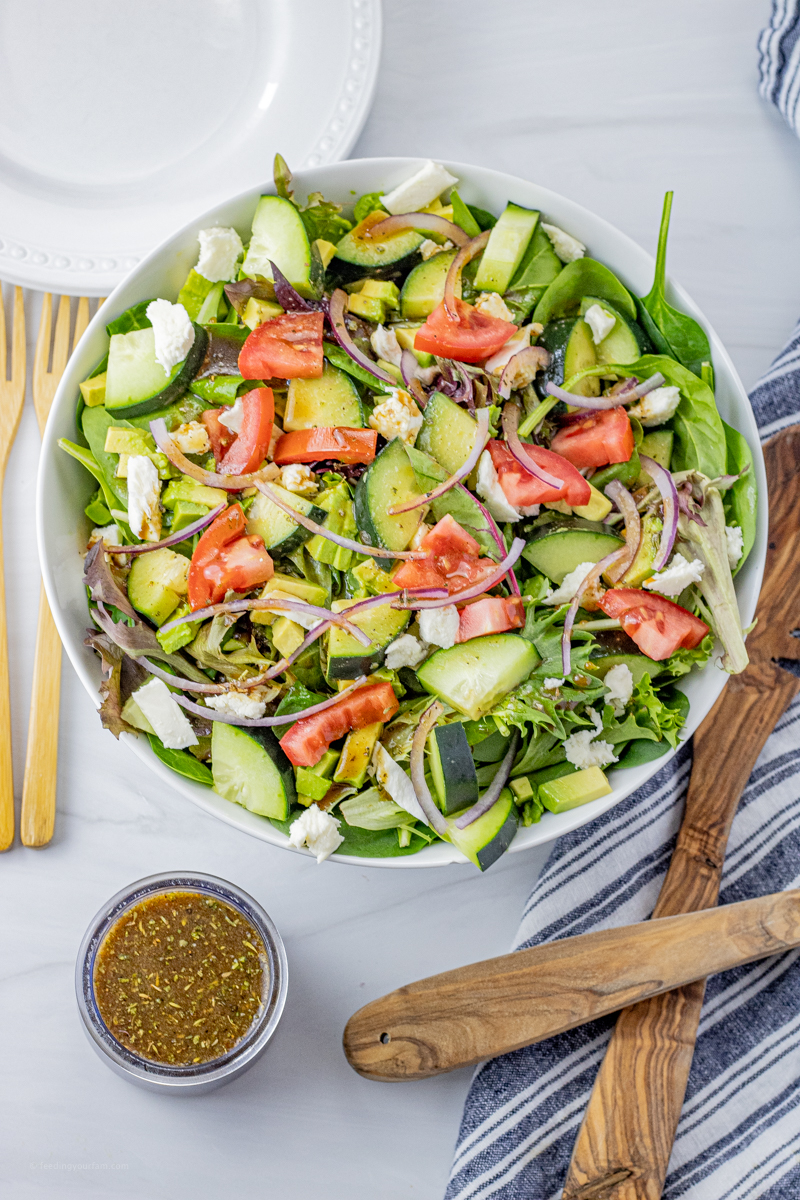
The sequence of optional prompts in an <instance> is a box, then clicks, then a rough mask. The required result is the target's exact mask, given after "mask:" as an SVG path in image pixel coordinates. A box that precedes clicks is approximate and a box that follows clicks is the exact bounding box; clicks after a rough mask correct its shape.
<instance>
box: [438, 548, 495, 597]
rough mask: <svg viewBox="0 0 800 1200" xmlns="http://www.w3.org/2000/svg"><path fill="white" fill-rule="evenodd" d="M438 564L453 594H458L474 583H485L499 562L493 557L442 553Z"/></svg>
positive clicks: (448, 588) (449, 590)
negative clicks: (471, 556) (467, 556)
mask: <svg viewBox="0 0 800 1200" xmlns="http://www.w3.org/2000/svg"><path fill="white" fill-rule="evenodd" d="M436 565H437V567H438V568H439V570H440V571H441V572H442V573H443V575H444V577H445V580H446V582H447V590H448V592H449V593H450V595H451V596H457V595H458V593H459V592H463V591H466V589H467V588H469V587H472V586H473V584H476V583H483V581H484V579H488V578H489V576H490V575H492V574H493V573H494V572H495V571H496V570H497V563H496V562H494V561H493V560H492V559H491V558H466V557H464V556H456V555H453V554H443V555H440V556H439V557H438V558H437V559H436Z"/></svg>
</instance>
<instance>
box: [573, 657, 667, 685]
mask: <svg viewBox="0 0 800 1200" xmlns="http://www.w3.org/2000/svg"><path fill="white" fill-rule="evenodd" d="M586 666H587V669H588V670H590V671H591V673H592V675H597V676H598V677H599V678H600V679H605V677H606V675H607V674H608V672H609V671H610V670H611V668H612V667H619V666H626V667H627V668H628V670H629V671H630V673H631V675H632V676H633V685H634V687H635V686H636V684H637V683H641V681H642V678H643V676H645V675H649V676H650V678H651V679H655V677H656V676H657V675H660V674H661V672H662V671H663V670H664V664H663V663H660V662H655V661H654V660H653V659H652V658H645V656H644V655H643V654H604V655H602V656H601V657H600V658H591V659H590V660H589V662H588V663H587V664H586Z"/></svg>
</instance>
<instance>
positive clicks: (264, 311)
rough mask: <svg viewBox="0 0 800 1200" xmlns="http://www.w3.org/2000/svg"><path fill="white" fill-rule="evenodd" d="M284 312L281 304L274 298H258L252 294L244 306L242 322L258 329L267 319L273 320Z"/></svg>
mask: <svg viewBox="0 0 800 1200" xmlns="http://www.w3.org/2000/svg"><path fill="white" fill-rule="evenodd" d="M282 312H283V309H282V308H281V306H280V304H277V303H276V302H275V301H274V300H257V299H256V297H255V296H251V297H250V299H249V300H248V301H247V304H245V306H244V312H243V313H242V322H243V324H245V325H246V326H247V328H248V329H257V328H258V326H259V325H263V324H264V322H265V321H271V320H272V318H273V317H279V316H280V315H281V313H282Z"/></svg>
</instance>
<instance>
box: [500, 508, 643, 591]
mask: <svg viewBox="0 0 800 1200" xmlns="http://www.w3.org/2000/svg"><path fill="white" fill-rule="evenodd" d="M621 545H622V539H621V538H619V537H617V535H616V534H615V533H612V532H611V531H610V530H609V529H608V528H607V526H605V525H601V524H600V522H599V521H584V520H582V519H581V518H580V517H574V518H569V517H568V518H566V520H563V521H550V522H549V523H548V524H547V525H542V526H540V527H539V528H538V529H537V528H534V530H533V532H532V534H531V541H529V542H528V545H527V546H526V547H525V549H524V550H523V551H522V556H523V558H526V559H527V560H528V562H529V563H530V564H531V565H532V566H534V567H535V568H536V570H537V571H541V573H542V575H546V576H547V578H548V579H551V580H552V581H553V583H556V584H561V583H563V582H564V578H565V576H567V575H569V574H570V572H571V571H574V570H575V568H576V567H577V566H579V564H580V563H584V562H591V563H598V562H600V559H601V558H605V556H606V554H610V553H611V551H612V550H617V549H619V547H620V546H621Z"/></svg>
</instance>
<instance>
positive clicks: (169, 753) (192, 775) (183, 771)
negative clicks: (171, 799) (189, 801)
mask: <svg viewBox="0 0 800 1200" xmlns="http://www.w3.org/2000/svg"><path fill="white" fill-rule="evenodd" d="M147 740H148V741H149V742H150V747H151V749H152V751H153V753H154V754H155V756H156V758H160V759H161V761H162V762H163V763H164V765H165V766H167V767H169V768H170V770H172V771H176V772H177V773H178V775H184V776H185V777H186V778H187V779H193V780H194V781H195V783H204V784H205V785H206V787H213V786H214V778H213V776H212V774H211V772H210V771H209V769H208V767H207V766H206V765H205V763H201V762H198V760H197V759H196V758H195V757H194V756H193V755H192V754H187V752H186V751H185V750H168V749H167V747H166V746H165V745H164V743H163V742H162V741H161V739H160V738H157V737H156V735H155V734H154V733H148V735H147Z"/></svg>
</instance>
